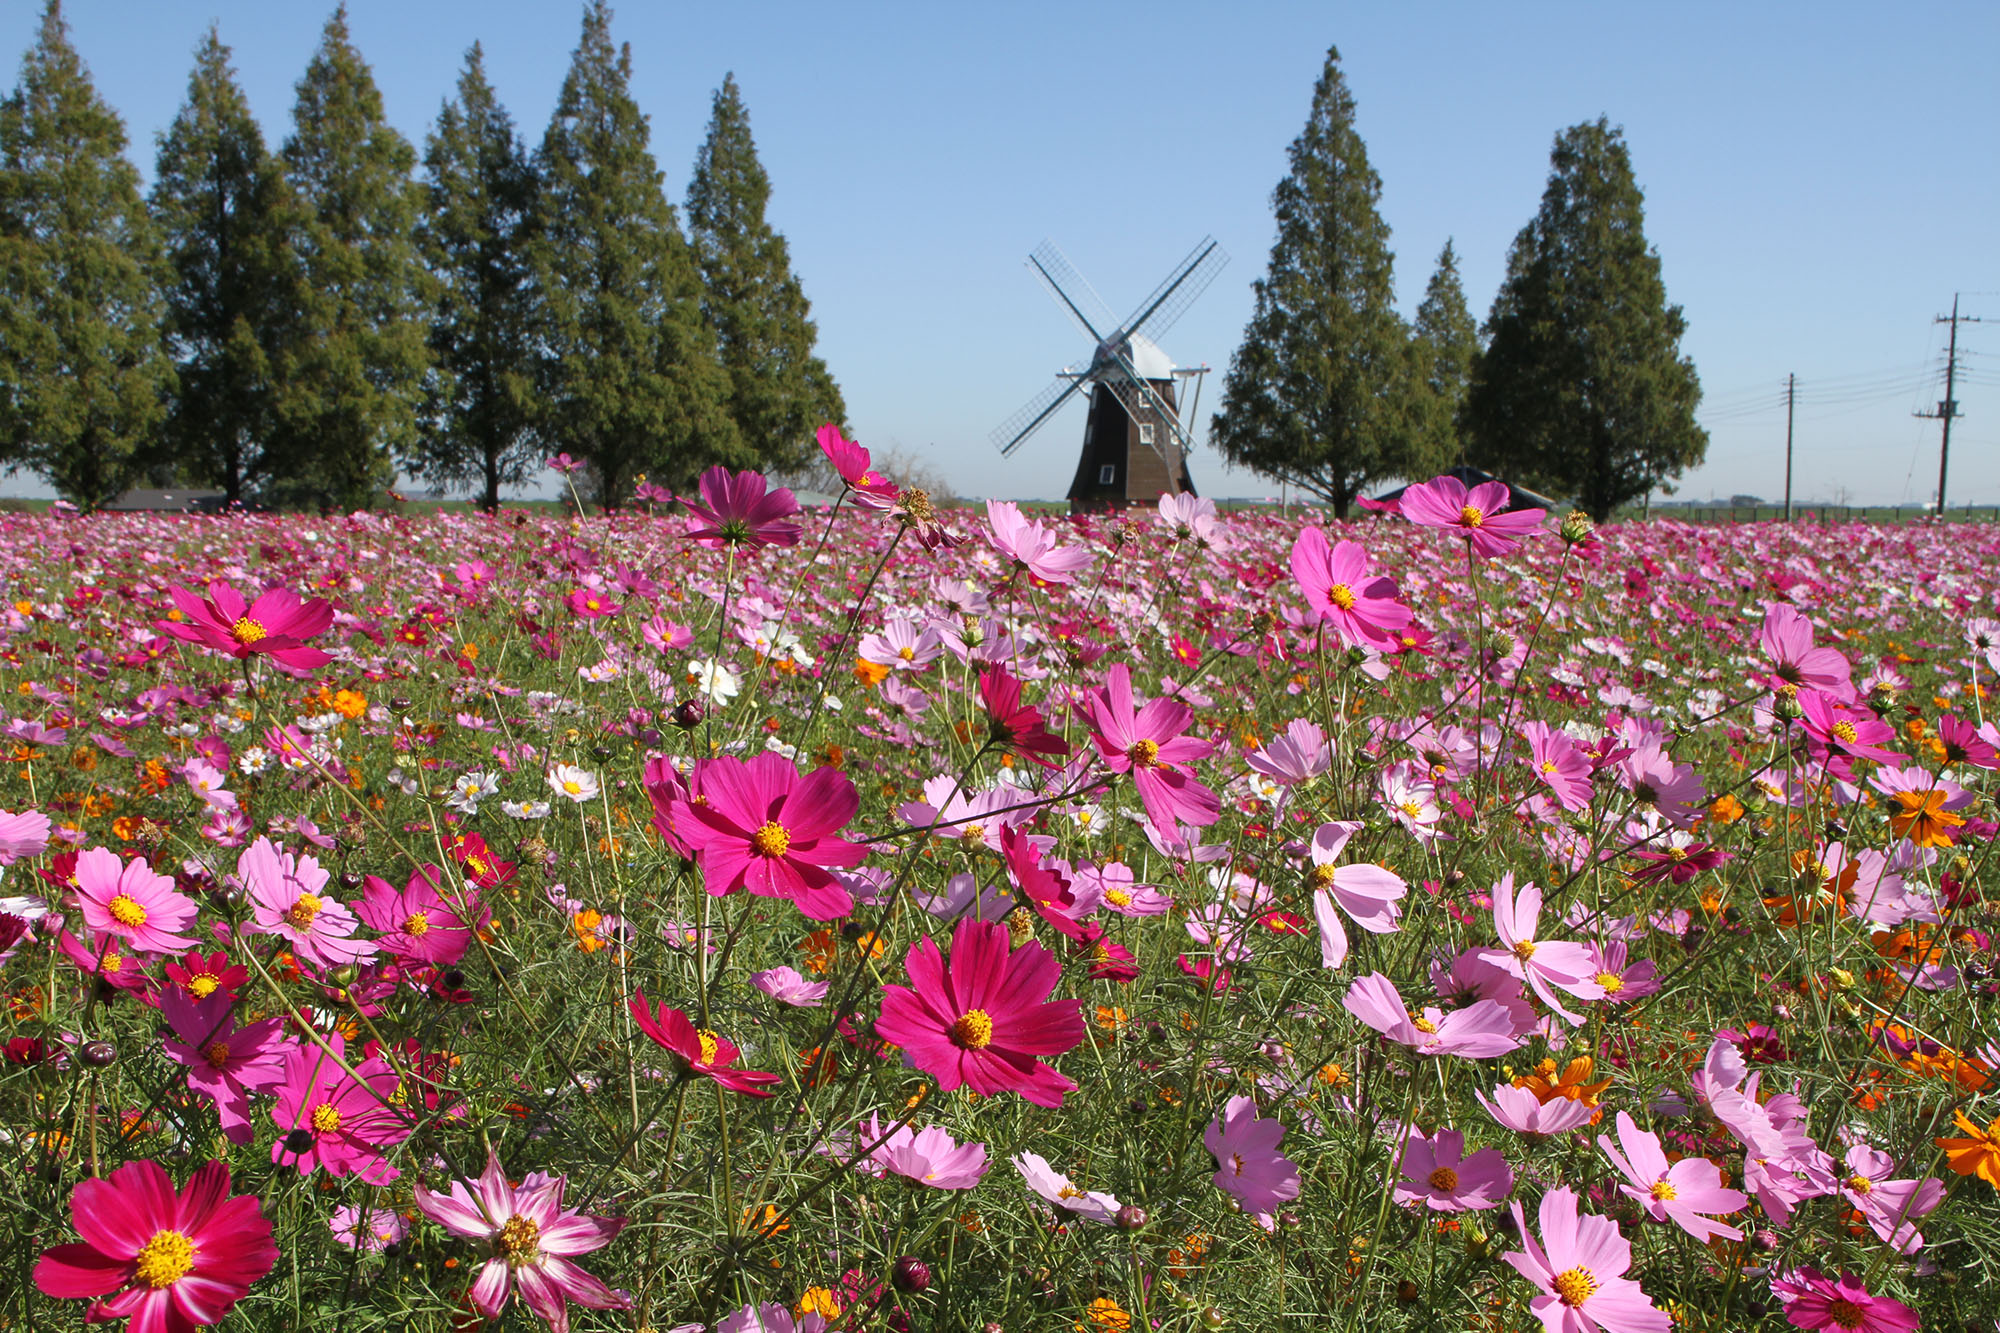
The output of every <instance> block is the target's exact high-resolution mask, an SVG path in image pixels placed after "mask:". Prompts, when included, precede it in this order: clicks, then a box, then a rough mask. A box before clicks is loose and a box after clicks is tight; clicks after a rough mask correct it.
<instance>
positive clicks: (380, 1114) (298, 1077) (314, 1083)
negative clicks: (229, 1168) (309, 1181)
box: [271, 1032, 412, 1185]
mask: <svg viewBox="0 0 2000 1333" xmlns="http://www.w3.org/2000/svg"><path fill="white" fill-rule="evenodd" d="M326 1044H327V1048H328V1050H330V1051H331V1052H332V1054H331V1055H329V1054H328V1053H327V1050H322V1049H320V1047H319V1046H318V1045H317V1044H316V1043H313V1042H305V1043H303V1044H301V1045H298V1046H294V1047H293V1048H292V1049H291V1050H290V1051H288V1052H287V1053H286V1055H285V1079H284V1082H283V1083H281V1084H279V1085H278V1089H277V1093H278V1101H277V1105H275V1106H273V1107H272V1108H271V1118H272V1119H273V1120H275V1121H277V1122H278V1130H279V1133H278V1141H277V1142H276V1143H274V1144H272V1145H271V1160H272V1162H274V1163H276V1164H277V1165H279V1166H284V1165H287V1164H289V1165H291V1166H293V1167H295V1168H296V1169H297V1170H298V1172H299V1174H300V1175H311V1174H312V1173H313V1172H314V1171H315V1170H317V1169H318V1168H320V1167H322V1166H323V1167H325V1168H326V1173H327V1174H328V1175H330V1176H346V1175H357V1176H360V1177H361V1178H362V1179H363V1180H365V1181H367V1182H368V1183H369V1184H371V1185H386V1184H388V1183H389V1182H390V1181H392V1180H394V1179H395V1178H396V1177H397V1176H399V1175H401V1174H402V1172H400V1171H398V1170H397V1169H396V1168H395V1167H393V1166H390V1165H389V1164H388V1163H387V1162H386V1161H384V1160H382V1149H384V1148H387V1147H390V1146H391V1145H393V1144H398V1143H401V1142H402V1141H403V1140H404V1139H406V1138H408V1137H410V1130H411V1128H412V1126H411V1123H410V1119H409V1116H408V1115H406V1114H405V1113H404V1112H403V1111H402V1110H400V1109H399V1108H398V1107H397V1106H396V1105H395V1104H394V1103H393V1102H392V1101H391V1099H392V1098H393V1097H394V1096H395V1095H396V1088H397V1086H398V1084H399V1083H400V1082H401V1080H400V1079H398V1078H397V1076H396V1071H395V1070H393V1069H391V1068H390V1067H389V1063H388V1061H386V1060H384V1059H383V1058H382V1057H381V1056H379V1055H377V1056H371V1057H369V1058H368V1059H366V1060H363V1061H362V1062H361V1063H360V1064H358V1065H355V1066H354V1072H353V1073H352V1074H349V1073H348V1072H347V1070H346V1069H344V1068H342V1067H341V1064H340V1060H337V1059H335V1058H334V1057H335V1056H339V1057H340V1058H341V1059H345V1058H346V1056H347V1043H346V1040H345V1039H344V1038H342V1036H341V1035H340V1034H339V1033H338V1032H334V1033H330V1034H328V1035H327V1038H326Z"/></svg>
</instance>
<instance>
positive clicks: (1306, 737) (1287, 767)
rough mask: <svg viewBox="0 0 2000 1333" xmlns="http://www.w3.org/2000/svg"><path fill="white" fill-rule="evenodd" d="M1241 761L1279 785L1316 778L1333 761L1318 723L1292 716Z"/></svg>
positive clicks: (1330, 750) (1290, 784) (1331, 753)
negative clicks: (1273, 734) (1267, 739)
mask: <svg viewBox="0 0 2000 1333" xmlns="http://www.w3.org/2000/svg"><path fill="white" fill-rule="evenodd" d="M1243 762H1244V763H1246V764H1248V765H1250V767H1251V768H1253V769H1255V770H1256V771H1257V772H1259V773H1262V774H1263V775H1264V776H1265V777H1267V778H1269V779H1271V781H1273V782H1275V783H1278V784H1279V785H1280V786H1285V787H1290V786H1293V785H1295V784H1297V783H1300V782H1305V781H1308V780H1310V779H1312V778H1316V777H1318V776H1319V775H1320V774H1322V773H1324V772H1326V770H1327V769H1328V768H1329V767H1330V766H1331V765H1332V763H1333V747H1332V746H1331V745H1329V744H1327V739H1326V733H1325V732H1324V731H1321V730H1320V728H1319V724H1318V723H1315V722H1310V721H1308V720H1306V719H1305V718H1302V717H1300V718H1293V719H1292V720H1291V721H1290V722H1288V723H1286V724H1285V727H1284V729H1283V730H1282V731H1280V732H1279V733H1278V734H1277V735H1275V736H1273V737H1271V739H1270V740H1269V741H1267V742H1265V743H1264V745H1263V746H1262V747H1261V748H1259V749H1255V750H1252V751H1251V752H1250V753H1249V754H1247V755H1245V756H1243Z"/></svg>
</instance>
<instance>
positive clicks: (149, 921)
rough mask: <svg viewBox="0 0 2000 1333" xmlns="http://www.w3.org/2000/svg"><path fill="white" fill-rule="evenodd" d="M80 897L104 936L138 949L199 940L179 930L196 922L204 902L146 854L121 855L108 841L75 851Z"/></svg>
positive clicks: (88, 920)
mask: <svg viewBox="0 0 2000 1333" xmlns="http://www.w3.org/2000/svg"><path fill="white" fill-rule="evenodd" d="M75 877H76V901H77V906H78V907H79V908H80V909H81V910H82V912H83V920H84V924H85V925H87V926H89V927H90V930H91V933H92V934H93V935H95V936H97V937H98V938H100V939H102V938H103V937H104V936H107V935H109V936H111V937H112V938H114V939H120V940H123V941H125V943H126V945H127V946H128V947H129V948H130V949H131V950H132V952H134V953H180V952H184V951H186V950H188V949H192V948H193V947H194V943H195V942H194V940H193V939H192V938H190V937H189V936H186V935H180V934H176V933H175V932H176V931H179V930H181V929H182V928H183V927H186V926H189V925H191V924H193V922H194V918H195V915H196V914H197V913H198V912H200V910H201V906H200V904H198V903H196V902H195V900H194V899H192V898H190V897H188V896H187V895H186V894H184V893H182V892H180V891H179V890H178V889H176V888H175V887H174V881H173V880H172V879H171V878H169V877H168V876H166V875H162V874H159V873H157V872H156V871H155V870H154V869H153V868H152V867H151V866H149V865H147V864H146V860H145V858H144V857H137V856H135V857H133V858H132V859H131V860H130V861H123V860H120V859H119V857H118V854H117V853H116V852H114V851H112V850H111V849H110V848H108V847H91V848H87V849H85V850H84V851H81V852H78V853H77V857H76V871H75Z"/></svg>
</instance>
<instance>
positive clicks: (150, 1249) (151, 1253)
mask: <svg viewBox="0 0 2000 1333" xmlns="http://www.w3.org/2000/svg"><path fill="white" fill-rule="evenodd" d="M192 1271H194V1242H193V1241H191V1240H189V1239H188V1238H187V1237H186V1236H183V1235H182V1234H181V1233H180V1232H178V1231H155V1232H154V1233H153V1238H152V1239H151V1240H149V1241H147V1242H146V1243H145V1244H144V1245H142V1246H140V1247H139V1253H138V1254H137V1255H136V1256H134V1258H133V1264H132V1276H133V1277H134V1278H136V1279H137V1280H138V1281H139V1282H140V1283H141V1284H143V1285H145V1286H148V1287H151V1288H152V1289H153V1290H155V1291H158V1290H159V1289H160V1288H162V1287H171V1286H173V1285H174V1283H176V1282H178V1281H180V1280H181V1279H182V1278H184V1277H186V1276H187V1275H188V1274H189V1273H190V1272H192Z"/></svg>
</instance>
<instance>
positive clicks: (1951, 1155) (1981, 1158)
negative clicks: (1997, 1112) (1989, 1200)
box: [1937, 1111, 2000, 1189]
mask: <svg viewBox="0 0 2000 1333" xmlns="http://www.w3.org/2000/svg"><path fill="white" fill-rule="evenodd" d="M1951 1118H1952V1121H1953V1123H1955V1124H1956V1125H1957V1126H1958V1127H1959V1128H1960V1129H1962V1130H1964V1131H1965V1132H1966V1134H1967V1135H1968V1137H1966V1138H1962V1139H1939V1140H1937V1146H1938V1147H1940V1148H1942V1149H1944V1151H1945V1157H1946V1159H1947V1160H1948V1161H1950V1163H1951V1169H1952V1170H1954V1171H1956V1172H1958V1174H1960V1175H1961V1176H1978V1177H1979V1178H1980V1179H1981V1180H1983V1181H1985V1182H1986V1183H1987V1184H1989V1185H1991V1186H1993V1187H1994V1188H1995V1189H2000V1118H1995V1119H1994V1121H1993V1122H1992V1123H1991V1124H1989V1125H1988V1126H1986V1128H1985V1129H1981V1128H1979V1126H1977V1125H1975V1124H1973V1123H1972V1122H1971V1121H1970V1120H1968V1119H1966V1118H1965V1112H1963V1111H1953V1112H1952V1113H1951Z"/></svg>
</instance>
